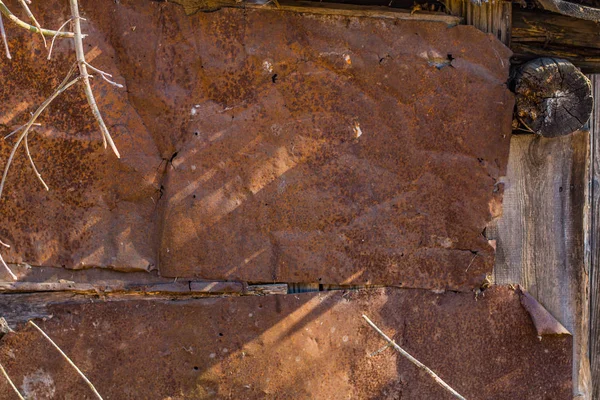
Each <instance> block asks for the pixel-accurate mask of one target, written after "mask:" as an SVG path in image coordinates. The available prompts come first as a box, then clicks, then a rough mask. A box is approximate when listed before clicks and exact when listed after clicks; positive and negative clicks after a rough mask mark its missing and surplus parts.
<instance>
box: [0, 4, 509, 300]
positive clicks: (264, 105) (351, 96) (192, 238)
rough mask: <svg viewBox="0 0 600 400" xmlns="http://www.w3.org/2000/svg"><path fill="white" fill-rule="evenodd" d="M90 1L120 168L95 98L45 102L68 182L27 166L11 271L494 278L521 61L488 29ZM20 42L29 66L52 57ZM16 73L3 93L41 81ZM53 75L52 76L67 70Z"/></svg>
mask: <svg viewBox="0 0 600 400" xmlns="http://www.w3.org/2000/svg"><path fill="white" fill-rule="evenodd" d="M45 7H46V8H47V9H51V8H50V7H49V6H47V5H46V6H45ZM61 7H62V6H61ZM61 7H58V6H57V8H56V9H55V10H60V9H61ZM82 9H83V10H85V11H86V18H87V22H86V24H87V25H86V26H87V28H85V27H84V30H85V29H87V30H88V31H89V32H90V33H91V34H90V37H89V38H87V39H86V43H88V44H89V46H90V48H91V49H94V48H97V49H96V53H98V54H99V55H98V57H97V59H96V60H95V61H94V63H95V64H96V65H97V66H98V67H99V68H101V69H103V70H107V71H109V72H111V73H114V74H115V79H117V81H119V82H122V83H125V84H126V87H127V89H126V92H118V91H116V92H115V90H114V89H113V88H109V87H107V86H105V84H104V83H102V82H95V85H96V88H97V89H96V90H98V91H99V93H100V96H98V97H99V98H100V99H101V104H100V106H101V108H102V109H103V110H105V114H106V119H107V120H108V123H109V127H111V128H112V131H113V133H114V135H115V140H116V142H117V145H118V146H119V148H120V149H121V153H122V154H123V155H124V158H123V160H122V161H121V162H117V161H116V160H115V159H113V158H111V157H112V156H110V155H108V154H104V151H102V150H101V149H100V141H99V139H100V136H99V134H98V132H96V131H95V129H94V126H93V121H92V119H91V118H90V116H89V112H88V111H87V108H86V105H85V102H84V100H83V97H82V96H81V94H72V95H71V96H73V98H70V97H67V98H66V99H63V100H62V101H63V103H61V104H64V106H61V107H58V109H57V110H55V111H54V112H53V111H52V110H50V113H49V114H48V115H49V117H48V120H45V121H44V127H43V128H42V129H41V130H40V133H41V134H40V135H39V136H40V139H39V140H37V141H35V142H34V143H32V145H33V146H34V154H37V155H38V157H39V156H40V155H48V157H47V160H44V159H42V160H41V161H40V164H41V166H42V169H43V173H45V174H47V176H48V178H49V179H48V180H49V183H50V185H51V187H52V188H53V189H54V191H53V192H50V194H47V193H44V192H42V191H41V189H39V188H38V187H37V186H36V185H35V183H34V177H33V175H31V174H29V171H28V170H27V168H28V167H27V166H25V165H24V162H23V163H22V164H21V165H15V167H14V170H13V172H12V174H11V175H10V177H9V179H10V188H11V192H10V193H9V196H7V198H6V200H5V201H4V202H3V205H2V207H3V209H4V210H6V212H5V215H7V217H6V219H7V221H6V222H5V223H4V224H3V225H2V229H1V230H0V234H2V235H3V238H6V239H7V240H10V241H12V243H13V244H14V248H15V253H10V254H8V257H7V258H9V259H10V260H12V261H20V260H24V261H28V262H30V263H32V264H45V265H56V264H59V265H65V266H67V267H81V266H83V265H85V266H102V267H106V266H109V267H117V268H137V269H141V268H151V267H152V265H155V264H157V263H158V264H159V269H160V272H161V274H162V275H163V276H170V277H197V278H202V279H209V280H223V279H227V280H232V279H233V280H243V281H257V282H266V281H284V282H320V283H323V284H342V283H345V284H350V283H354V284H360V283H371V284H379V283H382V284H394V285H404V286H408V287H425V288H437V289H441V288H450V289H456V290H468V289H472V288H473V287H476V286H478V285H479V283H480V282H481V281H482V280H483V276H484V275H485V274H486V273H489V272H491V268H492V265H493V256H494V254H493V248H492V247H491V246H489V245H488V243H487V241H486V239H485V237H484V236H483V235H482V231H483V230H484V229H485V227H486V224H487V223H488V222H489V221H490V220H491V219H492V218H494V217H495V216H496V215H498V213H499V204H500V200H501V188H500V187H498V186H496V183H497V180H498V178H499V176H502V175H504V172H505V167H506V162H507V154H508V140H509V135H510V123H511V113H512V109H513V97H512V95H511V94H510V92H508V90H507V89H506V87H505V85H504V82H505V81H506V79H507V74H508V66H509V62H508V58H509V55H510V51H509V50H508V49H507V48H505V47H504V46H503V45H502V44H500V42H498V41H497V40H496V39H495V38H493V37H492V36H489V35H485V34H483V33H481V32H479V31H477V30H476V29H474V28H472V27H465V26H459V27H453V28H449V27H448V26H447V25H446V24H445V23H434V22H422V21H421V22H415V21H394V20H382V19H376V18H364V17H363V18H356V17H348V16H339V15H337V16H327V15H312V14H303V13H293V12H282V11H277V10H269V9H263V10H256V9H253V10H243V9H227V10H221V11H218V12H214V13H199V14H196V15H194V16H191V17H188V16H186V15H185V13H184V11H183V9H182V8H181V7H179V6H177V5H174V4H162V3H160V4H159V3H155V2H146V1H141V0H139V1H130V2H129V1H127V2H126V1H123V2H120V4H116V5H114V6H111V7H96V6H94V3H93V2H85V1H84V2H83V4H82ZM65 12H66V11H65ZM55 13H56V14H55ZM57 14H59V13H57V12H56V11H54V12H53V13H52V15H51V16H50V15H49V14H48V13H46V14H44V13H41V14H40V19H41V20H42V22H47V24H46V25H48V26H54V25H56V24H53V22H55V21H56V20H57V19H58V18H59V16H58V15H57ZM19 37H20V38H21V39H20V40H22V41H23V39H22V38H23V36H19ZM34 39H35V38H34ZM13 42H16V40H13ZM11 44H12V45H13V46H16V47H17V48H19V49H21V50H20V51H21V53H22V54H20V56H19V57H20V58H19V61H20V63H21V64H23V65H25V64H27V63H30V62H31V60H29V59H26V58H27V57H28V56H29V55H27V57H26V54H25V53H27V52H31V49H32V48H36V47H35V46H37V48H39V47H40V45H39V43H38V44H37V45H34V47H31V46H30V45H29V44H25V43H24V42H18V43H11ZM19 46H20V47H19ZM67 54H70V53H69V49H68V45H66V44H63V45H62V47H60V48H59V49H57V50H56V55H55V57H56V58H57V60H62V61H61V62H62V64H60V65H61V66H63V67H64V66H66V65H68V59H67ZM61 57H62V58H61ZM2 63H3V64H1V65H2V68H3V72H4V71H5V72H6V76H7V81H11V82H13V83H12V84H11V85H12V86H9V87H8V88H5V89H4V92H2V93H4V94H3V95H2V100H6V101H7V102H8V103H6V104H12V106H15V105H18V104H20V103H19V102H20V101H22V98H21V97H18V96H16V95H15V93H19V92H20V91H22V90H23V88H24V87H25V85H27V82H28V81H29V79H31V78H32V77H33V78H35V76H34V75H33V72H26V73H24V75H23V76H24V77H25V78H26V79H19V77H20V76H21V75H19V74H20V72H19V71H20V70H19V69H15V70H12V69H11V67H10V66H8V65H7V64H6V63H5V62H4V61H2ZM57 63H58V61H57ZM27 65H30V64H27ZM56 66H57V67H58V66H59V64H56ZM45 68H46V69H42V72H40V79H41V80H43V81H44V82H53V81H52V79H54V80H56V79H58V75H52V74H56V71H55V69H54V68H50V66H48V67H45ZM57 69H60V68H57ZM36 71H37V70H36ZM44 71H45V72H44ZM36 76H37V75H36ZM44 87H45V86H44ZM51 89H52V85H49V84H48V85H47V88H45V89H43V90H42V89H39V90H38V92H35V93H36V96H38V97H37V98H38V99H40V100H41V98H42V95H43V94H46V95H47V92H50V91H51ZM11 96H16V97H11ZM11 99H12V100H11ZM28 107H30V106H29V105H28ZM28 109H29V108H26V110H28ZM26 110H25V111H23V112H22V114H23V115H22V116H21V117H20V118H21V119H18V118H17V119H15V117H14V116H13V117H10V115H9V116H5V117H4V118H5V122H6V123H7V124H11V125H16V124H18V123H22V119H24V118H25V117H26ZM60 110H65V111H64V112H62V113H61V112H59V111H60ZM81 115H83V117H84V118H83V121H84V122H81V121H82V120H81V118H80V116H81ZM71 121H72V122H73V125H69V123H70V122H71ZM81 124H84V125H81ZM80 125H81V126H80ZM65 133H67V134H69V135H71V136H69V137H68V138H69V140H68V141H63V140H62V138H63V137H65ZM42 137H43V138H44V139H42ZM46 138H47V139H46ZM59 139H60V140H59ZM77 146H83V147H85V148H86V149H88V148H89V150H87V152H83V153H84V154H83V155H82V154H81V153H82V152H81V151H80V150H79V148H78V147H77ZM61 149H62V150H61ZM66 149H71V150H70V151H71V152H67V150H66ZM73 149H74V150H73ZM6 152H7V148H6V147H4V149H3V154H6ZM63 153H64V156H63ZM54 154H57V155H58V154H61V157H60V158H58V157H57V158H55V159H56V160H60V161H59V162H61V163H63V165H52V163H51V162H50V160H51V158H50V155H54ZM71 162H72V163H75V166H77V167H76V168H68V166H69V164H68V163H71ZM65 164H66V165H65ZM80 164H81V165H80ZM79 165H80V166H79ZM81 168H85V169H86V171H89V177H88V175H85V174H83V173H81V172H80V170H81ZM53 174H54V175H56V176H54V175H53ZM82 175H83V176H85V177H88V179H87V180H85V182H84V183H78V182H79V180H78V179H80V178H79V177H80V176H82ZM77 199H81V200H77ZM84 200H85V201H84ZM154 203H156V204H154ZM31 204H44V206H45V209H44V210H43V211H36V212H32V208H33V206H32V205H31ZM36 232H37V233H36ZM68 232H74V233H73V234H72V236H73V237H71V236H69V235H71V234H69V233H68ZM155 254H157V255H158V260H156V259H155V258H156V257H155Z"/></svg>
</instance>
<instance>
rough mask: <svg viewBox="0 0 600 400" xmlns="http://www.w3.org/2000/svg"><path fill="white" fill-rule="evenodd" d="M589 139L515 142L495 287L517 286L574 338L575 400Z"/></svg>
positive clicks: (582, 367) (585, 364) (583, 303)
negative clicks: (540, 305) (503, 285)
mask: <svg viewBox="0 0 600 400" xmlns="http://www.w3.org/2000/svg"><path fill="white" fill-rule="evenodd" d="M588 139H589V136H588V133H587V132H577V133H574V134H572V135H568V136H562V137H558V138H544V137H541V136H538V135H514V136H513V138H512V140H511V148H510V158H509V164H508V170H507V177H506V178H505V180H504V185H505V189H504V200H503V215H502V217H501V218H500V219H499V220H498V222H497V226H496V227H490V228H489V229H488V230H487V236H488V239H490V240H496V245H497V251H496V265H495V269H494V280H495V283H496V284H520V285H521V286H522V287H523V288H524V289H525V290H527V291H528V292H529V293H530V294H531V295H532V296H533V297H534V298H535V299H537V300H538V302H539V303H540V304H542V305H543V306H544V307H545V308H546V309H547V310H548V311H549V312H550V313H551V314H552V315H553V316H554V317H555V318H556V319H557V320H558V321H559V322H560V323H561V324H562V325H563V326H564V327H565V328H567V329H568V330H569V332H571V333H572V334H573V382H574V383H573V387H574V388H573V390H574V398H578V399H589V394H590V389H591V388H590V372H589V360H588V321H589V295H588V285H589V275H588V271H587V270H586V268H585V266H586V263H585V254H584V238H585V233H584V231H585V226H584V219H585V218H584V215H585V211H584V209H585V207H586V196H587V191H588V189H587V188H588V161H589V146H588Z"/></svg>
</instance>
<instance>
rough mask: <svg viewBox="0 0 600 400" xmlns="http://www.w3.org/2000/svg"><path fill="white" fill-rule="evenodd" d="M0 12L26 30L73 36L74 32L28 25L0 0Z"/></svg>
mask: <svg viewBox="0 0 600 400" xmlns="http://www.w3.org/2000/svg"><path fill="white" fill-rule="evenodd" d="M0 13H2V14H4V15H5V16H6V18H8V19H10V20H11V21H12V22H14V23H15V24H17V25H18V26H20V27H21V28H23V29H27V30H28V31H30V32H33V33H40V32H41V33H42V35H44V36H54V35H56V36H60V37H66V38H72V37H75V34H74V33H73V32H57V31H53V30H50V29H44V28H42V29H38V28H37V27H36V26H33V25H29V24H28V23H27V22H24V21H21V20H20V19H19V18H17V17H16V16H15V15H14V14H13V13H12V12H11V11H10V10H9V9H8V7H6V5H5V4H4V2H3V1H2V0H0Z"/></svg>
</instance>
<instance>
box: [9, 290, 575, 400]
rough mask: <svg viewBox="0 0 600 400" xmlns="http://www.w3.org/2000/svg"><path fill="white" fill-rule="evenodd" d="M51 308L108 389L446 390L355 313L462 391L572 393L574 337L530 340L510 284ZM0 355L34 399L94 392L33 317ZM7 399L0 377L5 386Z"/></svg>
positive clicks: (298, 394)
mask: <svg viewBox="0 0 600 400" xmlns="http://www.w3.org/2000/svg"><path fill="white" fill-rule="evenodd" d="M69 302H70V303H72V302H73V299H71V300H70V301H69ZM47 312H48V314H52V315H53V317H52V318H51V319H49V320H47V321H38V324H39V325H40V327H42V329H43V330H44V331H45V332H46V333H47V334H48V335H49V336H50V337H51V338H52V339H53V340H54V341H55V342H56V343H57V344H58V345H59V346H60V347H61V348H62V350H63V351H64V352H65V353H66V354H68V355H69V357H70V358H71V359H72V360H73V361H74V362H75V363H76V364H77V365H78V366H79V368H81V369H82V371H83V372H84V373H85V375H86V376H87V377H88V378H89V379H90V381H91V382H92V383H93V384H94V386H95V387H96V388H97V389H98V391H99V392H100V394H101V395H102V396H103V397H104V398H105V399H204V398H218V399H282V398H288V399H291V398H293V399H348V398H352V399H397V398H402V399H448V400H450V399H453V398H454V397H452V395H449V394H448V392H446V391H445V390H444V389H442V388H441V387H440V386H439V385H438V384H437V383H435V382H434V381H433V379H432V378H431V377H430V376H429V375H427V374H425V373H423V372H420V371H419V370H418V369H417V368H416V367H415V366H414V365H413V364H411V363H410V362H408V361H407V360H406V359H404V358H403V357H401V356H399V354H398V353H396V352H395V351H394V350H392V349H391V348H387V349H384V350H381V351H379V352H377V351H378V350H380V349H381V348H382V347H383V346H384V345H385V344H386V342H385V341H384V340H383V339H382V338H381V337H380V336H379V335H378V334H377V333H376V332H375V331H374V330H373V329H372V328H371V327H369V326H368V325H367V324H366V323H365V321H364V320H363V319H362V318H361V314H363V313H364V314H366V315H367V316H369V318H371V319H372V320H373V321H374V322H375V323H376V324H377V325H378V326H379V327H380V328H381V329H382V330H383V331H384V332H386V333H387V334H388V335H389V336H390V337H392V338H393V340H395V341H396V342H397V343H398V344H399V345H400V346H402V347H403V348H404V349H405V350H406V351H408V352H409V353H410V354H412V355H413V356H414V357H415V358H417V359H418V360H419V361H421V362H423V363H424V364H425V365H427V366H428V367H430V368H431V369H432V370H433V371H435V372H436V373H437V374H438V375H439V376H440V377H441V378H442V379H443V380H444V381H445V382H447V383H448V384H449V385H450V386H451V387H453V388H454V389H455V390H456V391H458V392H459V393H460V394H462V395H463V396H465V398H467V399H479V400H482V399H494V400H501V399H511V400H512V399H540V400H541V399H544V400H545V399H555V400H558V399H560V400H562V399H569V398H572V396H571V369H572V368H571V346H572V338H571V336H570V335H551V336H544V337H543V339H542V340H539V339H538V337H537V332H536V330H535V327H534V326H533V323H532V322H531V318H530V316H529V314H528V313H527V312H526V311H525V309H524V308H523V307H522V306H521V304H520V300H519V294H518V293H517V292H515V291H512V290H509V289H508V288H501V287H500V288H498V287H496V288H492V289H489V290H487V291H486V292H485V296H484V297H480V298H479V299H478V300H477V301H475V299H474V298H473V295H472V294H467V293H452V292H447V293H444V294H434V293H432V292H431V291H425V290H406V289H377V290H369V291H350V292H341V291H334V292H327V293H324V292H321V293H304V294H298V295H282V296H266V297H259V296H254V297H233V298H221V299H198V300H188V301H148V300H144V301H127V302H122V301H115V302H110V301H108V302H102V301H100V302H99V301H97V300H92V301H90V300H86V301H85V303H84V304H64V305H53V306H49V307H48V310H47ZM0 363H1V364H2V365H3V366H4V367H5V368H6V370H7V371H8V373H9V375H10V376H11V377H12V379H13V380H14V382H15V384H16V385H17V386H18V387H19V388H20V389H21V390H22V391H23V392H24V393H25V394H27V395H29V396H32V395H33V397H31V398H36V399H46V398H60V399H67V398H77V399H92V398H93V395H92V393H91V391H90V389H89V388H88V387H87V386H86V385H85V383H84V382H83V381H82V379H81V378H80V377H79V376H78V375H77V373H76V372H75V371H74V370H73V368H72V367H71V366H70V365H69V364H67V362H66V361H65V360H64V359H63V358H62V357H61V356H60V354H59V353H58V352H57V351H56V350H55V349H54V348H53V347H51V345H50V344H49V343H48V342H47V341H46V339H44V338H43V337H42V336H41V335H40V333H39V332H38V331H36V330H35V329H34V328H33V327H31V326H26V327H23V328H22V329H18V330H17V332H16V333H11V334H8V335H6V336H5V337H4V338H3V340H2V342H1V344H0ZM50 394H52V395H53V397H52V396H50ZM69 396H71V397H69ZM13 398H14V396H13V393H11V390H10V388H9V387H8V384H7V383H6V381H5V380H4V379H0V399H2V400H4V399H6V400H11V399H13Z"/></svg>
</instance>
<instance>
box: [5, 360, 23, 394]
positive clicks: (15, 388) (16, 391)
mask: <svg viewBox="0 0 600 400" xmlns="http://www.w3.org/2000/svg"><path fill="white" fill-rule="evenodd" d="M0 371H2V375H4V377H5V378H6V380H7V381H8V383H9V384H10V387H11V388H12V389H13V390H14V391H15V394H16V395H17V396H18V397H19V399H20V400H25V398H24V397H23V396H21V393H20V392H19V389H17V387H16V386H15V384H14V383H13V381H12V380H11V379H10V376H8V374H7V373H6V370H5V369H4V367H3V366H2V364H0Z"/></svg>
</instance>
